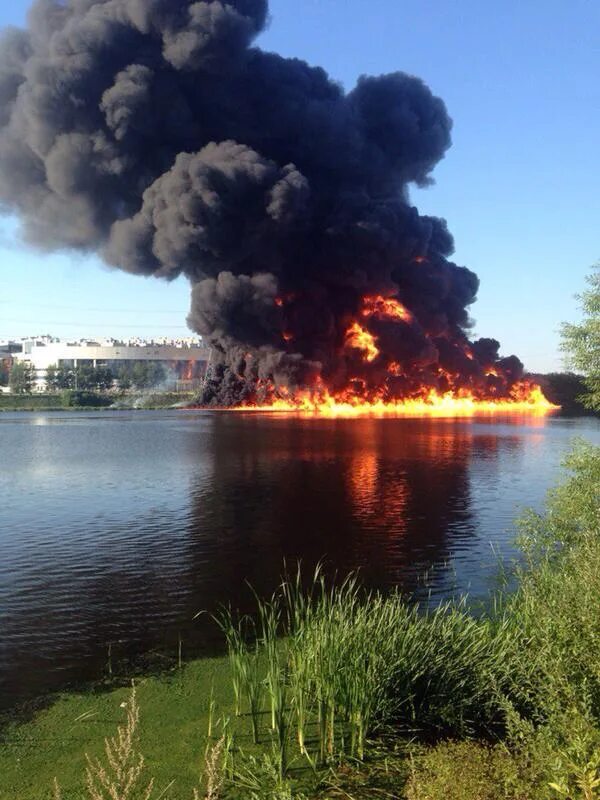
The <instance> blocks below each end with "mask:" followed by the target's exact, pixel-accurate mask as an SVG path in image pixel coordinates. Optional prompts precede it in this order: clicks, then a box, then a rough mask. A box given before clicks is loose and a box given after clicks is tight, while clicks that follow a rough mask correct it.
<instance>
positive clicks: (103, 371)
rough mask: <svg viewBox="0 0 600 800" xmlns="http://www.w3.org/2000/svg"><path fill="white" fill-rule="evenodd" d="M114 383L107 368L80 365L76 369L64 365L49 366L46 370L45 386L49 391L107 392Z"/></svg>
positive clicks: (111, 374) (112, 376)
mask: <svg viewBox="0 0 600 800" xmlns="http://www.w3.org/2000/svg"><path fill="white" fill-rule="evenodd" d="M113 383H114V375H113V373H112V372H111V370H110V369H109V368H108V367H93V366H91V365H81V366H78V367H77V368H76V369H71V368H70V367H66V366H65V365H64V364H60V365H59V366H56V364H50V366H49V367H48V369H47V370H46V385H47V387H48V389H49V390H50V391H53V392H56V391H61V390H70V389H73V390H77V391H80V390H81V391H88V392H91V391H108V390H109V389H111V388H112V385H113Z"/></svg>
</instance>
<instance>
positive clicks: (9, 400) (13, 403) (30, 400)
mask: <svg viewBox="0 0 600 800" xmlns="http://www.w3.org/2000/svg"><path fill="white" fill-rule="evenodd" d="M87 394H88V397H87V398H86V402H85V403H84V404H78V403H77V402H76V398H75V401H73V399H69V393H66V394H62V393H55V394H0V412H1V411H94V410H106V408H107V407H110V406H111V405H112V404H113V403H114V404H116V407H118V408H119V409H124V410H135V409H143V410H160V409H163V408H172V407H173V406H178V405H185V404H189V403H191V402H192V400H193V397H194V395H193V394H192V393H191V392H183V393H180V392H149V393H144V394H139V395H114V396H113V395H102V394H98V395H94V394H93V393H87ZM94 397H97V403H95V402H94Z"/></svg>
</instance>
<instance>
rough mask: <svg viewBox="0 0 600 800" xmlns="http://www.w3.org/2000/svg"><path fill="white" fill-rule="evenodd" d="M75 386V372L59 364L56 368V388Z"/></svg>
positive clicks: (71, 387)
mask: <svg viewBox="0 0 600 800" xmlns="http://www.w3.org/2000/svg"><path fill="white" fill-rule="evenodd" d="M74 386H75V373H74V372H73V370H72V369H69V368H68V367H65V365H64V364H60V365H59V367H58V369H57V370H56V388H57V389H73V388H74Z"/></svg>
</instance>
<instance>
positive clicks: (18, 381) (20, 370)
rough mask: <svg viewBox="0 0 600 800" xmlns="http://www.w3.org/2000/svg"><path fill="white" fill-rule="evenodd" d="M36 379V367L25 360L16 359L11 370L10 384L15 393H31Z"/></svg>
mask: <svg viewBox="0 0 600 800" xmlns="http://www.w3.org/2000/svg"><path fill="white" fill-rule="evenodd" d="M34 381H35V369H34V368H33V366H32V365H31V364H27V363H26V362H24V361H16V362H15V363H14V364H13V365H12V367H11V370H10V375H9V377H8V385H9V386H10V390H11V392H12V393H13V394H29V393H30V392H31V390H32V389H33V382H34Z"/></svg>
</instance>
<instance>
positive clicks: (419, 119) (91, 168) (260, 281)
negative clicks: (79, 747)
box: [0, 0, 522, 404]
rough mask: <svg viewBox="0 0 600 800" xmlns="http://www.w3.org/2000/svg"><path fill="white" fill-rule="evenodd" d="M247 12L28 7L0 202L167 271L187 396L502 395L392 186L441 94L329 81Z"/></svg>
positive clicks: (431, 143) (467, 289) (13, 83)
mask: <svg viewBox="0 0 600 800" xmlns="http://www.w3.org/2000/svg"><path fill="white" fill-rule="evenodd" d="M267 18H268V7H267V0H206V1H203V0H200V1H199V2H193V1H192V0H37V2H35V3H34V5H33V7H32V8H31V10H30V12H29V19H28V27H27V30H18V29H10V30H6V31H4V33H3V39H2V43H1V46H0V201H1V202H2V204H3V207H4V209H5V210H10V211H12V212H16V213H17V214H18V215H19V217H20V219H21V221H22V225H23V231H24V235H25V237H26V238H27V240H28V241H29V242H31V243H32V244H35V245H36V246H38V247H43V248H48V249H52V248H75V249H79V250H82V251H94V252H97V253H99V254H100V255H101V256H102V258H103V259H105V260H106V261H107V262H108V263H109V264H111V265H114V266H115V267H118V268H120V269H123V270H126V271H128V272H132V273H136V274H140V275H145V276H149V275H153V276H156V277H159V278H165V279H167V280H172V279H174V278H176V277H177V276H179V275H182V274H183V275H185V276H186V277H187V278H188V279H189V281H190V283H191V286H192V303H191V311H190V315H189V318H188V320H189V324H190V326H191V327H192V328H193V329H194V330H195V331H197V332H198V333H200V334H202V336H204V337H205V338H206V340H207V342H209V343H210V344H211V345H212V347H213V353H214V354H215V355H214V361H213V369H212V371H211V376H210V380H209V381H208V382H207V385H206V387H205V397H204V400H205V401H206V402H216V403H224V404H232V403H238V402H241V401H256V400H261V399H262V398H264V397H265V396H266V395H268V394H273V393H275V394H276V393H277V392H279V391H286V392H293V391H295V390H296V389H297V388H298V387H309V388H310V387H311V386H316V385H325V386H327V388H328V389H329V390H330V391H332V392H334V393H335V392H343V391H345V390H347V389H348V387H352V388H353V391H358V392H360V393H361V394H362V395H364V396H365V397H370V396H372V395H373V393H381V392H382V391H383V392H384V393H385V396H386V397H390V398H399V397H410V396H415V395H418V394H419V393H420V392H422V391H423V387H431V388H435V389H438V390H448V389H455V388H456V387H459V386H460V387H468V388H469V389H470V390H471V391H473V392H474V393H475V394H476V395H477V396H504V395H507V394H508V392H509V391H510V389H511V387H512V386H513V384H514V383H515V382H516V381H518V380H519V378H520V377H521V374H522V365H521V364H520V362H519V361H518V359H516V358H515V357H511V358H509V359H502V360H501V359H499V357H498V347H499V346H498V343H497V342H496V341H494V340H491V339H480V340H479V341H476V342H470V341H469V339H468V330H469V327H470V325H471V322H470V318H469V314H468V308H469V306H470V305H471V304H472V303H473V301H474V300H475V297H476V294H477V289H478V279H477V277H476V276H475V275H474V274H473V273H472V272H470V271H469V270H468V269H466V268H464V267H462V266H458V265H456V264H455V263H453V261H452V260H451V258H450V257H451V255H452V251H453V241H452V237H451V235H450V234H449V232H448V230H447V228H446V224H445V222H444V221H443V220H440V219H436V218H433V217H428V216H422V215H419V213H418V211H417V210H416V209H415V208H414V207H412V206H411V205H410V202H409V198H408V187H409V186H410V185H411V184H416V185H418V186H424V185H427V184H428V183H429V182H430V174H431V171H432V169H433V168H434V166H435V164H436V163H437V162H438V161H439V160H440V159H441V158H442V157H443V155H444V153H445V151H446V150H447V148H448V147H449V146H450V130H451V125H452V123H451V120H450V118H449V116H448V114H447V112H446V108H445V106H444V104H443V102H442V101H441V100H440V99H439V98H437V97H435V96H434V95H433V94H432V93H431V91H430V90H429V88H428V87H427V86H426V85H425V84H424V83H423V82H422V81H421V80H419V79H418V78H415V77H412V76H409V75H406V74H403V73H401V72H397V73H393V74H390V75H382V76H379V77H362V78H360V79H359V81H358V83H357V85H356V86H355V87H354V88H353V89H352V90H351V91H350V92H347V93H346V92H345V91H344V90H343V89H342V88H341V87H340V86H339V85H338V84H337V83H335V82H333V81H332V80H331V79H330V78H329V77H328V75H327V74H326V72H325V71H324V70H322V69H321V68H318V67H311V66H309V65H308V64H306V63H305V62H303V61H300V60H297V59H288V58H282V57H281V56H278V55H276V54H274V53H268V52H264V51H262V50H260V49H259V48H257V47H255V46H253V41H254V39H255V38H256V36H257V35H258V34H259V33H260V32H261V31H262V30H263V28H264V26H265V24H266V22H267ZM377 298H379V299H377ZM386 300H391V301H392V305H390V304H389V303H387V304H386V302H385V301H386ZM357 320H358V321H359V322H360V325H359V326H358V328H356V325H358V323H357ZM353 326H355V327H354V328H353ZM359 330H360V331H362V337H363V338H362V339H361V334H359V333H358V331H359ZM351 331H354V333H349V332H351ZM365 336H366V337H367V340H368V341H367V344H365V340H364V337H365ZM369 342H370V343H371V345H372V348H371V349H369V347H370V346H371V345H369V344H368V343H369ZM374 343H376V344H374ZM371 355H372V357H371Z"/></svg>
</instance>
